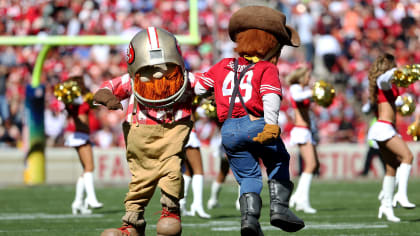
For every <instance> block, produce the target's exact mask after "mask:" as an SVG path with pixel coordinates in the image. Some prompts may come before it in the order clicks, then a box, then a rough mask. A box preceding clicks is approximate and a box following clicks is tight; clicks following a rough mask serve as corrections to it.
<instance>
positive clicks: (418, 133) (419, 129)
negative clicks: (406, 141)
mask: <svg viewBox="0 0 420 236" xmlns="http://www.w3.org/2000/svg"><path fill="white" fill-rule="evenodd" d="M407 134H408V135H411V137H413V140H414V141H419V140H420V121H414V122H413V123H411V124H410V125H409V126H408V128H407Z"/></svg>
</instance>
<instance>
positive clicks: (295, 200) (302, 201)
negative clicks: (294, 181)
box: [289, 173, 316, 214]
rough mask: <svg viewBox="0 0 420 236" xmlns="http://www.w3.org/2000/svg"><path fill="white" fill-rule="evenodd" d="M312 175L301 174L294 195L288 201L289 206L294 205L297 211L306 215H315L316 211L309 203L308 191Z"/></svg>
mask: <svg viewBox="0 0 420 236" xmlns="http://www.w3.org/2000/svg"><path fill="white" fill-rule="evenodd" d="M312 177H313V175H312V174H310V173H302V175H301V176H300V179H299V184H298V187H297V190H296V192H295V194H293V196H292V197H291V198H290V200H289V206H291V207H293V206H295V205H296V210H297V211H303V212H305V213H308V214H315V213H316V210H315V209H314V208H312V207H311V204H310V203H309V190H310V188H311V182H312Z"/></svg>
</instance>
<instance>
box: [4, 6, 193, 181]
mask: <svg viewBox="0 0 420 236" xmlns="http://www.w3.org/2000/svg"><path fill="white" fill-rule="evenodd" d="M197 1H198V0H189V34H187V35H175V36H176V38H177V39H178V41H179V43H180V44H190V45H196V44H199V43H200V41H201V37H200V34H199V22H198V5H197ZM130 40H131V39H130V38H126V37H122V36H117V35H106V36H99V35H85V36H0V45H10V46H28V45H42V48H41V50H40V51H39V53H38V57H37V59H36V62H35V66H34V69H33V71H32V81H31V83H30V84H28V85H27V87H26V96H25V113H26V114H25V119H26V120H25V127H26V129H27V131H28V135H27V145H28V150H27V151H26V156H25V167H24V173H23V180H24V183H25V184H28V185H37V184H43V183H45V180H46V176H45V132H44V108H45V107H44V103H45V99H44V93H45V87H44V86H43V85H42V84H41V73H42V68H43V64H44V61H45V58H46V56H47V53H48V51H49V50H50V49H51V48H52V47H56V46H77V45H98V44H102V45H121V44H128V43H129V42H130Z"/></svg>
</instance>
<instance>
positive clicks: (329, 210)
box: [0, 179, 420, 236]
mask: <svg viewBox="0 0 420 236" xmlns="http://www.w3.org/2000/svg"><path fill="white" fill-rule="evenodd" d="M294 182H296V180H294ZM419 184H420V179H412V180H410V182H409V191H408V192H409V199H410V200H411V201H412V202H414V203H416V204H420V188H417V187H416V186H419ZM380 187H381V180H371V179H368V180H365V179H358V180H352V181H326V180H317V179H315V180H314V181H313V185H312V188H311V204H312V206H313V207H314V208H316V209H317V210H318V213H317V214H314V215H309V214H304V213H302V212H297V215H298V216H300V217H301V218H303V219H304V220H305V224H306V227H305V228H304V229H303V230H301V231H299V232H297V233H295V235H313V236H315V235H322V236H324V235H340V236H344V235H346V236H347V235H369V236H374V235H381V236H382V235H404V236H405V235H420V223H419V221H420V212H419V209H418V208H416V209H413V210H406V209H403V208H396V209H395V215H396V216H398V217H400V218H401V220H402V222H400V223H391V222H388V221H386V220H384V219H382V220H380V219H378V218H377V213H378V207H379V201H378V199H377V195H378V192H379V190H380ZM126 191H127V188H126V187H98V188H97V195H98V198H99V200H100V201H102V202H103V203H104V208H102V209H97V210H94V212H93V214H92V215H86V216H81V215H78V216H73V215H72V214H71V209H70V206H71V202H72V201H73V197H74V186H73V185H71V186H70V185H64V186H33V187H3V188H0V235H13V236H16V235H31V236H32V235H60V236H65V235H69V236H70V235H72V236H74V235H83V236H85V235H100V233H101V232H102V231H103V230H104V229H106V228H112V227H120V224H121V221H120V219H121V216H122V215H123V214H124V205H123V200H124V196H125V193H126ZM209 191H210V185H209V184H206V188H205V192H204V203H205V205H206V203H207V199H208V196H209ZM159 195H160V194H159V192H158V191H156V192H155V195H154V197H153V199H152V201H151V202H150V203H149V206H148V207H147V208H146V214H145V217H146V220H147V228H146V235H156V231H155V229H156V228H155V225H156V222H157V220H158V219H159V217H160V212H159V211H160V204H159ZM236 197H237V187H236V185H235V184H234V183H227V184H225V185H223V188H222V191H221V193H220V204H221V207H220V208H216V209H212V210H207V212H208V213H210V214H211V215H212V218H211V219H200V218H198V217H191V216H184V217H182V224H183V234H182V235H186V236H207V235H209V236H210V235H211V236H218V235H223V236H229V235H240V233H239V227H240V213H239V212H238V211H237V210H236V209H235V200H236ZM262 199H263V209H262V212H261V219H260V222H261V225H262V227H263V231H264V234H265V235H266V236H270V235H287V234H288V233H286V232H283V231H281V230H279V229H277V228H275V227H272V226H270V223H269V196H268V189H267V186H266V185H265V186H264V189H263V192H262ZM191 201H192V193H191V191H190V193H189V195H188V205H189V204H190V203H191Z"/></svg>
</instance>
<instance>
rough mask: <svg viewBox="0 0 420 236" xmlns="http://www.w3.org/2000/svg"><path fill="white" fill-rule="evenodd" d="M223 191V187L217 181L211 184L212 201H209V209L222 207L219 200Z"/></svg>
mask: <svg viewBox="0 0 420 236" xmlns="http://www.w3.org/2000/svg"><path fill="white" fill-rule="evenodd" d="M221 189H222V185H221V184H220V183H218V182H217V181H213V183H212V184H211V193H210V199H209V200H208V201H207V209H213V208H216V207H219V206H220V205H219V201H218V199H219V193H220V190H221Z"/></svg>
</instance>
